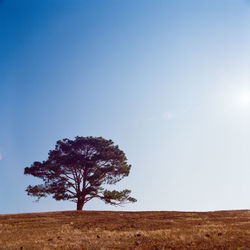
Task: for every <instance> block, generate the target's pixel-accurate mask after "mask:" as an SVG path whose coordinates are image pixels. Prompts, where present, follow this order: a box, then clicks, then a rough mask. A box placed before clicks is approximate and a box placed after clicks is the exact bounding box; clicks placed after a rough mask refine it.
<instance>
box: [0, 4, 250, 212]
mask: <svg viewBox="0 0 250 250" xmlns="http://www.w3.org/2000/svg"><path fill="white" fill-rule="evenodd" d="M249 69H250V1H247V0H204V1H200V0H189V1H186V0H178V1H176V0H151V1H149V0H126V1H121V0H105V1H101V0H36V1H33V0H22V1H19V0H2V1H0V119H1V120H0V121H1V122H0V180H1V181H0V214H8V213H25V212H43V211H61V210H74V209H75V204H74V203H72V202H70V201H55V200H53V199H51V198H46V199H41V200H40V201H39V203H38V202H34V200H35V198H32V197H29V196H27V194H26V193H25V189H26V187H27V186H28V185H29V184H35V183H40V182H39V180H37V179H35V178H34V177H32V176H25V175H24V174H23V172H24V168H25V167H27V166H30V165H31V164H32V163H33V162H34V161H43V160H46V159H47V156H48V152H49V150H52V149H54V146H55V143H56V141H57V140H59V139H63V138H70V139H73V138H74V137H75V136H102V137H104V138H106V139H112V140H113V141H114V143H115V144H116V145H119V147H120V149H121V150H123V151H124V152H125V154H126V156H127V158H128V162H129V163H130V164H131V165H132V168H131V172H130V175H129V176H128V177H126V178H124V179H123V180H122V181H121V182H120V183H118V184H117V185H116V187H115V188H117V189H123V188H128V189H131V190H132V194H131V195H132V196H133V197H135V198H137V200H138V202H137V203H134V204H129V205H126V206H124V207H112V206H110V205H106V204H104V203H102V202H101V201H98V200H93V201H91V202H89V203H87V204H86V206H85V209H87V210H124V211H141V210H143V211H144V210H145V211H148V210H150V211H151V210H166V211H173V210H175V211H214V210H227V209H249V208H250V181H249V178H250V129H249V128H250V70H249Z"/></svg>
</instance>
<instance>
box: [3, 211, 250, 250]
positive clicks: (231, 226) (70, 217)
mask: <svg viewBox="0 0 250 250" xmlns="http://www.w3.org/2000/svg"><path fill="white" fill-rule="evenodd" d="M0 249H4V250H6V249H103V250H104V249H250V211H248V210H240V211H219V212H104V211H100V212H99V211H98V212H97V211H82V212H81V211H65V212H49V213H30V214H28V213H27V214H14V215H0Z"/></svg>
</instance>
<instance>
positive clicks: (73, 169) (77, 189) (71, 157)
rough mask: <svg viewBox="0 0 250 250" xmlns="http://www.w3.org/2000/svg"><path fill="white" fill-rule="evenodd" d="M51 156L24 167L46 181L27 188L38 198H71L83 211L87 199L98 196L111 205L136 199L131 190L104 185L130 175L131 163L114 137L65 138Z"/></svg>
mask: <svg viewBox="0 0 250 250" xmlns="http://www.w3.org/2000/svg"><path fill="white" fill-rule="evenodd" d="M48 155H49V156H48V159H47V160H46V161H43V162H38V161H36V162H34V163H33V164H32V165H31V166H30V167H26V168H25V170H24V174H25V175H33V176H35V177H38V178H40V179H42V180H43V184H40V185H35V186H31V185H29V186H28V187H27V189H26V192H27V194H28V195H31V196H35V197H37V198H38V200H39V199H40V198H42V197H47V196H48V195H52V197H53V198H54V199H56V200H70V201H73V202H75V203H76V204H77V210H82V209H83V206H84V204H86V202H88V201H90V200H92V199H93V198H99V199H101V200H103V201H104V202H105V203H108V204H111V205H122V204H125V203H127V202H136V199H135V198H132V197H130V196H129V195H130V193H131V191H130V190H128V189H125V190H123V191H117V190H113V191H109V190H107V189H104V187H103V185H106V184H116V183H117V182H118V181H120V180H121V179H123V178H124V177H126V176H128V175H129V172H130V168H131V165H128V163H127V158H126V156H125V154H124V152H123V151H122V150H120V149H119V148H118V146H115V145H114V143H113V141H112V140H106V139H104V138H102V137H79V136H77V137H75V140H69V139H67V138H66V139H63V140H59V141H57V143H56V146H55V149H54V150H51V151H49V154H48Z"/></svg>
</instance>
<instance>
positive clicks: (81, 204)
mask: <svg viewBox="0 0 250 250" xmlns="http://www.w3.org/2000/svg"><path fill="white" fill-rule="evenodd" d="M83 205H84V201H83V200H78V201H77V206H76V210H78V211H81V210H82V208H83Z"/></svg>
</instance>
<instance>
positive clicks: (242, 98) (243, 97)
mask: <svg viewBox="0 0 250 250" xmlns="http://www.w3.org/2000/svg"><path fill="white" fill-rule="evenodd" d="M238 102H239V104H240V105H242V106H248V105H250V91H244V92H241V93H239V96H238Z"/></svg>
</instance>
